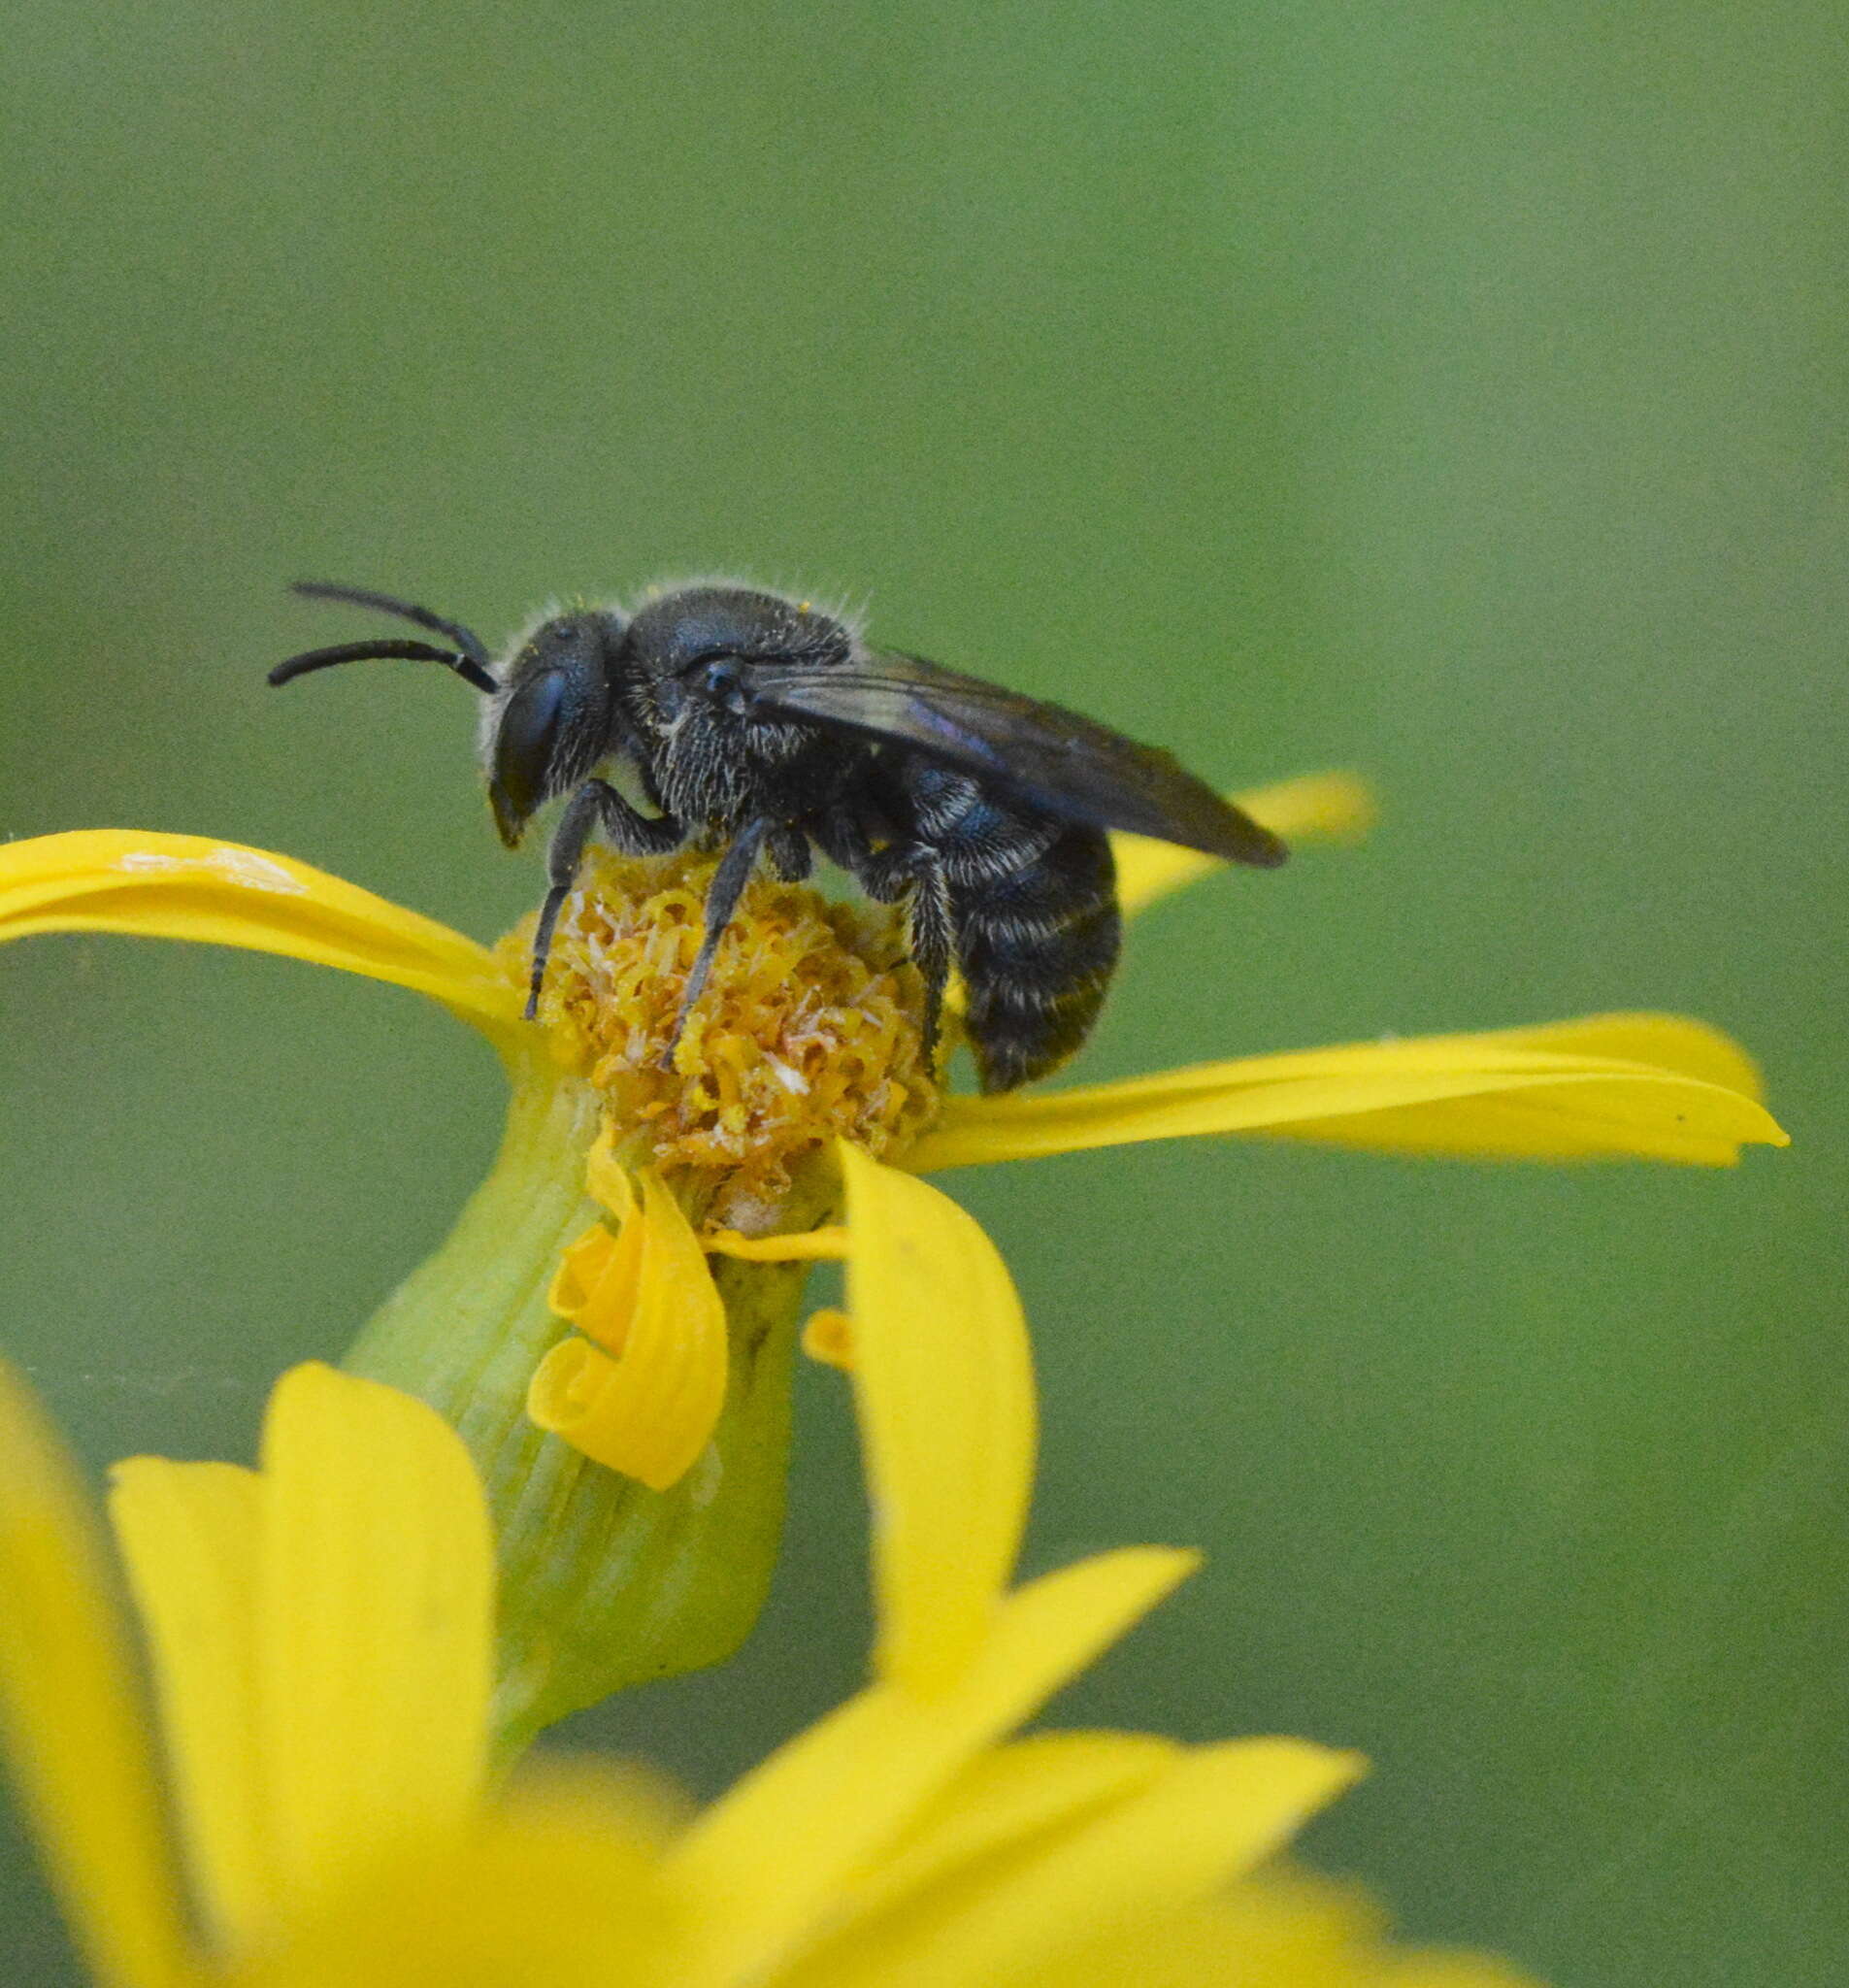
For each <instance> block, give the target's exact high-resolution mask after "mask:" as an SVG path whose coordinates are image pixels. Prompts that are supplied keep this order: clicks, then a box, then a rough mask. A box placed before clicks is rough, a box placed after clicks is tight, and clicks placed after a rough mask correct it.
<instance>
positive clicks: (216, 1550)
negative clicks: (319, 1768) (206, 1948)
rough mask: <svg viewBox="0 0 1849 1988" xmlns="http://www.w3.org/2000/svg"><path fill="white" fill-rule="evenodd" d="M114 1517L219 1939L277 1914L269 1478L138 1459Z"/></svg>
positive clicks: (114, 1490) (198, 1875)
mask: <svg viewBox="0 0 1849 1988" xmlns="http://www.w3.org/2000/svg"><path fill="white" fill-rule="evenodd" d="M109 1511H110V1518H111V1520H112V1522H113V1523H114V1525H115V1527H116V1541H117V1543H118V1544H119V1546H120V1547H121V1552H122V1563H123V1566H124V1568H125V1569H126V1571H127V1574H128V1580H129V1587H130V1589H131V1591H132V1592H133V1594H134V1597H135V1606H136V1607H137V1609H138V1610H139V1611H140V1614H141V1618H142V1626H143V1630H144V1632H145V1633H146V1636H147V1639H148V1642H149V1655H150V1657H151V1660H152V1661H151V1666H150V1668H151V1671H152V1681H153V1686H154V1695H155V1699H156V1701H157V1703H158V1705H159V1707H160V1723H161V1729H162V1731H163V1732H164V1733H165V1734H166V1736H167V1761H168V1772H169V1773H170V1775H171V1777H172V1780H173V1786H174V1810H175V1821H176V1822H177V1824H178V1826H179V1829H180V1834H181V1839H182V1843H183V1845H184V1847H185V1851H186V1861H187V1863H188V1865H189V1866H190V1868H191V1872H192V1880H193V1891H194V1893H195V1895H196V1896H197V1898H198V1900H199V1902H200V1905H201V1906H202V1907H203V1908H204V1911H205V1914H206V1917H207V1920H208V1923H209V1924H210V1926H211V1927H212V1929H213V1931H214V1932H215V1934H216V1935H217V1936H218V1938H219V1940H220V1942H221V1943H222V1944H224V1945H225V1946H226V1947H230V1948H235V1947H242V1946H248V1944H249V1943H250V1942H251V1940H252V1939H253V1938H255V1937H256V1936H257V1935H258V1933H259V1931H260V1930H262V1929H265V1928H267V1927H268V1926H270V1925H272V1924H273V1923H274V1921H275V1919H276V1916H277V1892H278V1887H277V1873H276V1868H275V1845H274V1842H273V1840H272V1836H271V1828H270V1812H269V1791H268V1788H267V1786H266V1784H265V1765H264V1758H263V1744H262V1721H261V1715H260V1708H259V1702H258V1679H257V1592H258V1564H259V1558H260V1555H261V1552H262V1539H263V1486H262V1480H261V1479H260V1478H259V1477H258V1475H257V1474H256V1473H255V1472H254V1471H247V1470H241V1469H239V1468H238V1466H237V1465H235V1464H216V1463H208V1464H178V1463H169V1462H168V1461H167V1460H166V1459H165V1458H164V1457H150V1456H144V1457H130V1458H129V1459H128V1460H127V1461H126V1462H124V1463H119V1464H117V1465H116V1468H115V1470H114V1472H113V1473H112V1474H111V1487H110V1499H109Z"/></svg>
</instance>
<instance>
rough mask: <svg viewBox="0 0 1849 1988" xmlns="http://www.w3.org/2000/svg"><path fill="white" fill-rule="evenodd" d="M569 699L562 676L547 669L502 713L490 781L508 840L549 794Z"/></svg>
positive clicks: (502, 829)
mask: <svg viewBox="0 0 1849 1988" xmlns="http://www.w3.org/2000/svg"><path fill="white" fill-rule="evenodd" d="M565 695H566V678H565V675H564V672H563V671H560V670H545V671H543V672H542V673H541V674H540V675H539V676H537V677H532V678H529V679H528V680H527V681H526V682H524V683H522V684H521V685H520V687H519V689H517V690H516V691H515V692H514V693H513V695H512V697H511V698H510V699H509V700H508V702H507V705H506V708H505V709H504V710H503V711H502V712H501V719H500V724H499V726H498V727H497V729H496V731H495V735H494V763H493V766H492V767H491V769H490V781H491V787H492V792H493V798H494V805H495V815H496V819H497V820H499V821H500V823H501V831H502V834H503V836H504V837H507V838H508V839H509V840H510V841H512V840H514V839H515V838H516V837H517V834H518V829H519V827H520V826H522V825H523V824H524V823H525V821H526V819H527V817H528V816H529V815H530V814H532V813H533V812H535V811H536V810H538V809H539V808H540V807H541V806H542V805H543V804H544V803H545V799H546V797H547V794H548V793H549V792H550V790H551V784H552V783H551V778H550V776H551V770H552V762H553V759H554V756H555V754H556V752H557V749H558V741H559V732H560V729H561V727H562V724H563V720H564V715H565Z"/></svg>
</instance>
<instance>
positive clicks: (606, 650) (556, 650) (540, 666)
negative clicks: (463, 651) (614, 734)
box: [481, 610, 623, 848]
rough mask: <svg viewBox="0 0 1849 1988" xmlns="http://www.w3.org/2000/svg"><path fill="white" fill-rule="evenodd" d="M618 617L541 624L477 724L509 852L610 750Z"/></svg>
mask: <svg viewBox="0 0 1849 1988" xmlns="http://www.w3.org/2000/svg"><path fill="white" fill-rule="evenodd" d="M622 636H623V624H622V621H621V619H620V617H619V616H617V615H615V614H612V613H610V612H609V611H608V610H597V611H591V610H579V611H578V612H576V613H569V614H554V615H551V616H549V617H548V618H547V619H546V620H545V621H542V622H541V623H540V624H539V626H538V627H537V628H535V629H534V630H533V632H532V633H531V634H530V635H529V636H527V638H526V639H525V641H524V642H522V643H521V645H520V646H519V647H518V648H517V649H516V650H515V651H514V654H513V658H512V662H511V663H509V664H508V666H507V668H506V671H505V673H504V676H503V679H502V682H501V686H500V688H499V689H498V690H497V691H496V693H495V695H494V698H493V700H492V701H491V702H490V703H489V704H488V706H487V707H486V710H485V712H484V713H483V717H482V726H481V762H482V767H483V770H484V771H485V773H486V774H487V777H488V801H489V805H490V806H491V807H492V808H493V810H494V825H495V827H496V828H498V829H499V830H500V831H501V840H502V841H503V842H504V843H506V844H507V845H508V847H509V848H512V847H514V846H515V845H516V844H517V843H518V842H519V840H520V837H521V835H522V834H523V833H524V832H525V829H526V825H527V823H528V822H529V821H530V820H531V819H532V818H533V816H534V815H535V814H536V813H538V812H539V811H540V809H542V808H543V807H544V806H545V803H546V802H547V801H549V800H551V799H552V797H553V796H554V795H555V794H561V793H563V792H564V791H565V790H566V788H568V787H572V786H576V785H577V784H578V781H579V780H581V779H584V778H585V777H586V775H588V774H589V773H590V771H591V769H592V768H593V767H594V766H596V764H597V762H598V761H599V760H600V759H602V758H603V757H604V756H605V754H606V752H608V750H609V749H610V744H611V739H610V723H611V661H612V658H613V657H614V654H615V651H616V649H617V646H619V645H620V643H621V641H622Z"/></svg>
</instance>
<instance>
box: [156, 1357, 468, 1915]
mask: <svg viewBox="0 0 1849 1988" xmlns="http://www.w3.org/2000/svg"><path fill="white" fill-rule="evenodd" d="M262 1478H263V1543H262V1553H261V1555H260V1560H259V1567H258V1573H257V1581H256V1586H257V1599H256V1621H257V1633H256V1670H257V1680H256V1691H257V1704H258V1720H259V1733H260V1746H261V1752H262V1760H263V1771H264V1779H265V1785H266V1788H267V1790H268V1795H269V1800H270V1804H271V1812H272V1815H273V1818H274V1831H275V1836H274V1842H275V1859H276V1869H277V1873H278V1880H279V1885H280V1898H281V1906H282V1909H283V1911H284V1913H285V1915H286V1916H287V1917H289V1918H291V1919H299V1918H301V1917H303V1916H304V1915H305V1914H306V1913H307V1912H309V1911H310V1910H312V1909H314V1908H315V1907H317V1906H318V1905H321V1904H322V1903H323V1902H324V1901H326V1900H327V1899H330V1898H332V1897H334V1896H335V1895H337V1894H338V1893H339V1892H340V1891H341V1890H342V1889H343V1888H344V1887H345V1886H347V1884H349V1883H351V1882H353V1881H355V1880H356V1879H358V1878H360V1877H362V1876H363V1875H364V1873H365V1872H366V1871H367V1870H368V1869H369V1868H371V1867H372V1866H374V1865H376V1864H377V1863H378V1862H379V1861H380V1859H381V1858H383V1857H384V1856H386V1855H387V1854H388V1853H390V1852H391V1851H392V1850H393V1849H394V1848H395V1847H396V1846H398V1845H412V1844H417V1845H420V1846H423V1847H425V1848H435V1847H436V1846H440V1845H443V1844H446V1843H453V1842H456V1841H459V1840H460V1839H461V1838H462V1836H463V1833H464V1831H465V1828H466V1826H467V1824H468V1823H469V1821H470V1819H471V1817H472V1815H473V1814H474V1812H475V1811H476V1809H477V1807H478V1806H479V1802H480V1799H481V1790H482V1783H483V1777H484V1772H485V1758H484V1756H485V1747H486V1738H487V1731H488V1698H489V1689H490V1685H491V1682H492V1676H491V1672H492V1649H493V1610H494V1590H493V1572H494V1546H493V1541H492V1539H491V1537H490V1534H489V1528H488V1515H487V1508H486V1506H485V1504H484V1502H483V1499H482V1495H481V1487H480V1484H479V1480H478V1479H477V1477H476V1474H475V1468H474V1466H473V1464H472V1463H471V1462H470V1459H469V1453H468V1451H467V1450H466V1449H465V1448H464V1447H463V1444H462V1441H461V1439H460V1438H459V1437H458V1436H457V1435H456V1434H455V1432H454V1431H453V1430H452V1429H450V1427H449V1426H448V1424H447V1423H446V1422H445V1421H444V1420H443V1418H442V1417H441V1416H440V1415H438V1414H437V1413H436V1411H435V1410H434V1409H432V1408H427V1407H426V1406H425V1405H424V1404H423V1403H422V1402H419V1401H415V1400H413V1398H412V1397H411V1396H410V1395H407V1394H401V1393H399V1392H398V1390H397V1389H396V1388H390V1387H384V1386H381V1385H380V1383H379V1382H377V1381H371V1380H361V1379H358V1378H356V1377H354V1376H353V1375H346V1374H337V1373H335V1371H334V1370H333V1369H332V1368H329V1367H321V1366H317V1365H310V1366H304V1367H297V1368H293V1369H292V1370H291V1371H290V1372H289V1373H287V1374H285V1375H283V1376H282V1378H281V1380H280V1381H279V1382H278V1383H277V1386H276V1389H275V1391H274V1392H273V1393H272V1395H271V1397H270V1408H269V1413H268V1415H267V1417H266V1419H265V1422H264V1430H263V1448H262ZM173 1572H174V1573H175V1574H176V1576H178V1574H179V1573H180V1572H181V1569H180V1567H179V1565H178V1564H177V1565H176V1566H175V1568H174V1570H173ZM144 1578H146V1570H144Z"/></svg>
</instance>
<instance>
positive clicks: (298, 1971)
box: [236, 1764, 685, 1988]
mask: <svg viewBox="0 0 1849 1988" xmlns="http://www.w3.org/2000/svg"><path fill="white" fill-rule="evenodd" d="M663 1827H664V1823H663V1814H662V1804H661V1802H660V1801H659V1799H657V1798H656V1797H655V1795H654V1793H653V1791H652V1790H650V1789H647V1788H644V1787H641V1786H639V1785H638V1784H637V1782H636V1779H635V1777H634V1776H633V1775H627V1774H619V1773H597V1772H595V1771H594V1770H592V1769H591V1768H590V1767H589V1766H588V1764H583V1765H578V1764H574V1765H573V1766H571V1767H568V1768H565V1769H563V1770H553V1771H551V1772H541V1773H522V1774H521V1775H520V1776H519V1778H518V1779H516V1780H515V1782H514V1783H513V1784H512V1787H511V1788H510V1789H509V1790H508V1791H507V1793H506V1795H505V1796H504V1798H503V1799H502V1800H500V1801H498V1802H497V1803H496V1804H495V1806H494V1807H493V1808H492V1809H490V1810H488V1811H487V1812H486V1813H484V1814H483V1815H482V1816H481V1818H480V1820H479V1824H478V1826H477V1827H476V1828H475V1829H474V1830H473V1831H471V1833H470V1835H469V1837H468V1839H466V1840H465V1841H464V1842H462V1843H460V1844H454V1843H446V1844H444V1845H441V1846H436V1847H434V1848H433V1847H432V1846H430V1845H422V1844H418V1845H409V1846H407V1847H406V1849H405V1851H404V1853H403V1855H402V1856H401V1857H399V1858H398V1859H396V1860H394V1861H392V1862H389V1863H387V1864H385V1865H383V1866H381V1867H380V1869H379V1870H378V1871H377V1872H374V1873H372V1874H371V1876H370V1877H369V1878H368V1879H367V1880H366V1881H364V1882H362V1883H361V1884H360V1885H359V1886H358V1887H356V1888H355V1889H354V1890H353V1891H352V1892H350V1893H348V1894H347V1895H345V1896H344V1897H343V1898H341V1899H339V1900H337V1901H335V1902H333V1905H332V1907H331V1909H330V1910H329V1911H327V1912H326V1913H323V1914H317V1915H316V1917H315V1919H314V1921H313V1922H312V1923H310V1924H308V1925H306V1926H302V1927H298V1928H292V1929H289V1932H290V1935H291V1936H292V1937H289V1938H285V1939H284V1940H283V1941H282V1942H281V1944H280V1945H279V1946H277V1947H274V1948H272V1949H270V1950H269V1951H267V1952H266V1953H264V1954H263V1955H261V1956H259V1957H257V1958H256V1959H255V1960H254V1961H253V1962H252V1963H249V1964H247V1966H245V1967H241V1968H240V1969H239V1970H238V1971H237V1975H236V1981H237V1988H461V1984H463V1983H471V1984H476V1988H487V1984H490V1983H498V1984H502V1988H617V1984H622V1988H668V1984H669V1983H670V1982H672V1981H674V1980H675V1979H676V1978H677V1977H676V1975H675V1974H674V1972H673V1955H674V1951H675V1948H676V1945H677V1941H678V1937H679V1931H680V1920H681V1914H682V1913H683V1911H684V1909H685V1908H684V1905H683V1904H682V1902H681V1901H680V1900H678V1899H677V1898H676V1897H675V1896H674V1894H673V1892H672V1889H671V1887H670V1886H669V1885H667V1884H666V1883H665V1881H664V1879H663V1877H662V1873H661V1870H660V1860H659V1845H660V1841H661V1838H662V1835H663Z"/></svg>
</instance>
